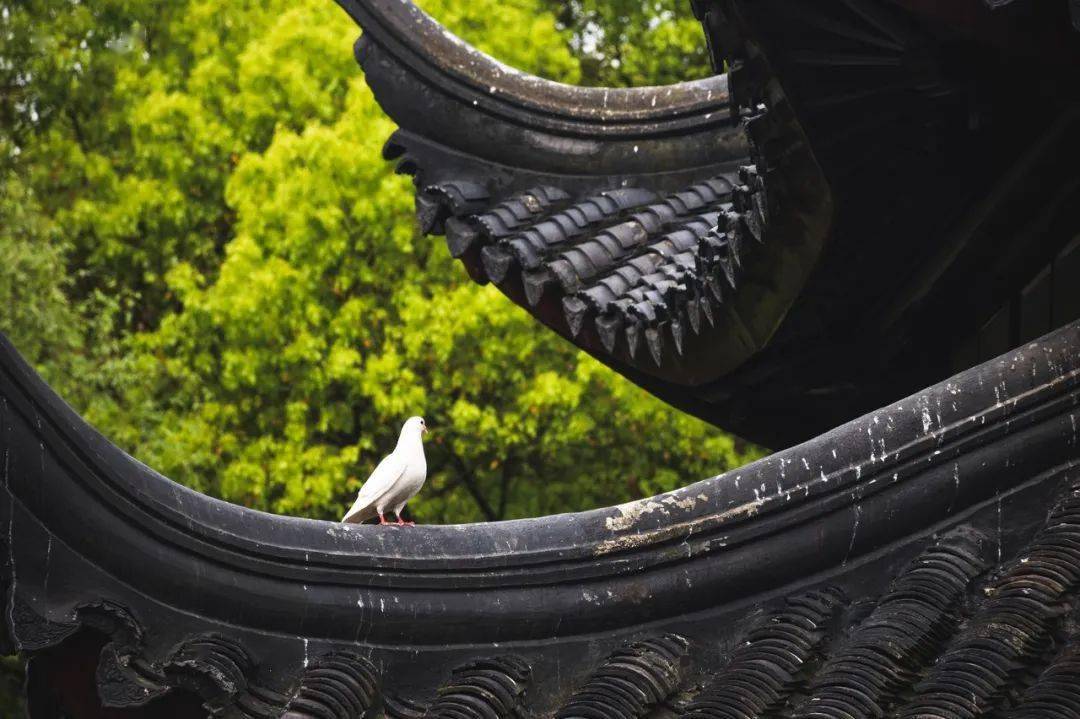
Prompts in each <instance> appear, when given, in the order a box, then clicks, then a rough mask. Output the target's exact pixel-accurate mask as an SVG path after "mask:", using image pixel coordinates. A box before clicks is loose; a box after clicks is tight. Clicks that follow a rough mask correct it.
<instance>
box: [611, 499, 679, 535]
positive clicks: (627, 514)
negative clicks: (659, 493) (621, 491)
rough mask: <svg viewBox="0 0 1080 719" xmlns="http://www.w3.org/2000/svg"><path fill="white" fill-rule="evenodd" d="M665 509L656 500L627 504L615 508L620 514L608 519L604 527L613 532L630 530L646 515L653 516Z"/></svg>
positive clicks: (642, 500)
mask: <svg viewBox="0 0 1080 719" xmlns="http://www.w3.org/2000/svg"><path fill="white" fill-rule="evenodd" d="M662 509H664V505H663V504H661V503H660V502H657V501H656V500H655V499H641V500H638V501H636V502H627V503H626V504H620V505H618V506H617V507H615V510H616V511H618V512H619V515H618V516H617V517H607V518H606V519H605V520H604V525H605V526H606V527H607V528H608V529H610V530H611V531H613V532H618V531H622V530H626V529H630V528H631V527H633V526H634V525H635V524H637V522H638V520H640V519H641V518H642V517H644V516H645V515H646V514H652V513H653V512H655V511H657V510H662Z"/></svg>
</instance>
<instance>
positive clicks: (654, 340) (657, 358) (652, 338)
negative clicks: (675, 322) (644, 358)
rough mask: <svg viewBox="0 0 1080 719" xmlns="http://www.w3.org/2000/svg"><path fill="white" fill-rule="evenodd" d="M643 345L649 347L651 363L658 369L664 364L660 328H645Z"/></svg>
mask: <svg viewBox="0 0 1080 719" xmlns="http://www.w3.org/2000/svg"><path fill="white" fill-rule="evenodd" d="M645 343H646V344H647V345H648V346H649V354H651V355H652V358H653V362H655V363H656V365H657V367H659V366H660V365H661V364H663V362H664V335H663V332H662V326H657V327H646V328H645Z"/></svg>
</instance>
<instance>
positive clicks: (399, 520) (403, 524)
mask: <svg viewBox="0 0 1080 719" xmlns="http://www.w3.org/2000/svg"><path fill="white" fill-rule="evenodd" d="M397 526H399V527H415V526H416V522H407V521H405V520H404V519H402V518H401V515H400V514H398V515H397Z"/></svg>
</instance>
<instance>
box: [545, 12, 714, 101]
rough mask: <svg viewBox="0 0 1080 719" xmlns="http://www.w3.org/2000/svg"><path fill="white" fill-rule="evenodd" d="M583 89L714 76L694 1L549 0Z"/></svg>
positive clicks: (653, 83)
mask: <svg viewBox="0 0 1080 719" xmlns="http://www.w3.org/2000/svg"><path fill="white" fill-rule="evenodd" d="M548 1H549V4H550V5H551V7H552V8H553V10H554V11H555V12H556V16H557V17H558V21H559V25H560V27H564V28H567V29H568V30H569V31H570V33H571V37H570V44H571V47H572V48H573V49H574V52H575V55H576V56H577V57H578V58H579V60H580V63H581V78H580V82H581V83H582V84H584V85H607V86H619V85H623V86H635V87H640V86H642V85H665V84H669V83H673V82H680V81H682V80H693V79H697V78H702V77H707V76H709V75H710V74H712V69H711V67H710V66H709V58H708V53H707V52H706V48H705V42H704V38H703V35H702V30H701V23H699V22H698V21H697V20H696V19H695V18H694V14H693V12H692V10H691V6H690V0H548Z"/></svg>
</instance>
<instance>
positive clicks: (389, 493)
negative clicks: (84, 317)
mask: <svg viewBox="0 0 1080 719" xmlns="http://www.w3.org/2000/svg"><path fill="white" fill-rule="evenodd" d="M425 434H427V425H426V424H425V423H424V418H423V417H409V418H408V419H407V420H405V424H404V425H403V426H402V427H401V435H400V436H399V437H398V441H397V446H396V447H394V451H393V452H391V453H390V454H388V455H387V456H386V457H384V458H383V461H381V462H379V465H378V466H377V467H375V471H374V472H372V473H371V476H370V477H368V480H367V481H366V482H364V486H363V487H361V488H360V491H359V492H358V493H357V495H356V501H355V502H353V506H352V508H351V509H349V511H348V512H347V513H346V514H345V516H344V517H343V518H342V519H341V521H342V522H353V523H357V524H358V523H360V522H363V521H364V520H365V519H371V518H372V517H375V516H378V517H379V524H390V522H387V521H386V517H385V514H386V512H387V510H389V511H392V512H393V513H394V516H395V517H397V524H398V526H401V525H405V524H408V525H412V524H413V523H412V522H406V521H404V520H402V518H401V510H402V508H403V507H404V506H405V503H406V502H408V501H409V500H410V499H412V498H413V497H414V496H416V493H417V492H419V491H420V488H421V487H423V486H424V480H425V479H427V460H426V459H425V458H424V440H423V435H425Z"/></svg>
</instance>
